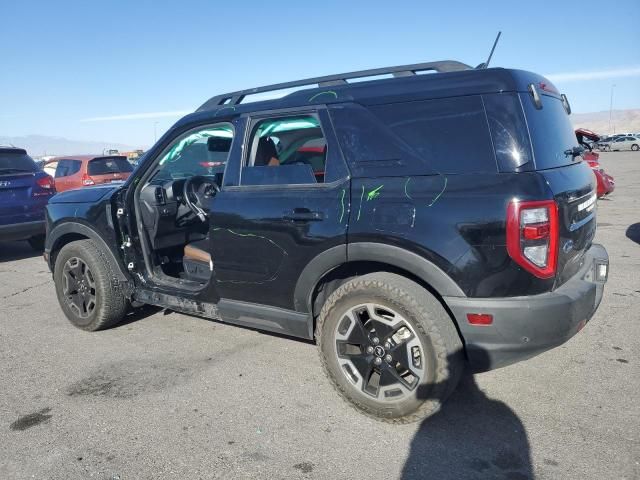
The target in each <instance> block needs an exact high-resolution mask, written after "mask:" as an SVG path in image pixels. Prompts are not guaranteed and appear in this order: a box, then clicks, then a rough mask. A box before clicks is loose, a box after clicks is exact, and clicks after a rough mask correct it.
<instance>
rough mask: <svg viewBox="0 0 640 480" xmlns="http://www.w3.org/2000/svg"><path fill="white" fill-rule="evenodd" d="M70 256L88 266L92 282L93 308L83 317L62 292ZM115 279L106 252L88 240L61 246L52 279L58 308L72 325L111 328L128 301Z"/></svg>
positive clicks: (122, 316) (125, 308)
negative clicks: (65, 269) (93, 284)
mask: <svg viewBox="0 0 640 480" xmlns="http://www.w3.org/2000/svg"><path fill="white" fill-rule="evenodd" d="M72 258H78V259H80V260H82V261H83V262H84V263H85V264H86V265H87V267H89V269H90V271H91V274H92V277H93V279H94V282H95V308H94V309H93V311H92V312H91V313H90V314H89V315H88V317H86V318H82V317H80V316H79V315H77V314H76V313H75V312H74V311H73V310H72V309H71V307H69V305H68V304H67V301H66V300H65V296H64V292H63V289H64V279H63V278H62V276H63V274H64V273H63V270H64V266H65V264H66V262H67V261H68V260H70V259H72ZM114 278H115V275H114V274H113V272H112V270H111V265H110V264H109V261H108V260H107V258H106V257H105V254H104V253H103V252H102V251H100V248H99V247H98V246H96V244H95V243H93V242H92V241H91V240H78V241H75V242H71V243H68V244H67V245H65V246H64V247H62V249H61V250H60V252H59V253H58V255H57V257H56V262H55V267H54V275H53V279H54V282H55V287H56V294H57V296H58V302H59V303H60V307H61V308H62V311H63V312H64V314H65V315H66V317H67V318H68V319H69V321H70V322H71V323H72V324H73V325H74V326H75V327H78V328H80V329H82V330H86V331H89V332H93V331H96V330H103V329H105V328H109V327H113V326H114V325H116V324H117V323H119V322H120V321H121V320H122V319H123V318H124V316H125V314H126V313H127V309H128V307H129V302H128V301H127V299H126V297H125V296H124V294H123V293H122V291H121V290H120V288H119V286H118V284H117V282H115V281H114Z"/></svg>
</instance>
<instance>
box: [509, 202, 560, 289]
mask: <svg viewBox="0 0 640 480" xmlns="http://www.w3.org/2000/svg"><path fill="white" fill-rule="evenodd" d="M558 237H559V232H558V206H557V205H556V203H555V202H554V201H553V200H544V201H535V202H520V201H517V200H514V201H512V202H511V203H510V204H509V206H508V207H507V252H508V253H509V256H510V257H511V258H512V259H513V260H514V261H515V262H516V263H517V264H518V265H520V266H521V267H522V268H524V269H525V270H527V271H528V272H530V273H532V274H534V275H535V276H536V277H538V278H551V277H553V276H554V275H555V274H556V267H557V264H558Z"/></svg>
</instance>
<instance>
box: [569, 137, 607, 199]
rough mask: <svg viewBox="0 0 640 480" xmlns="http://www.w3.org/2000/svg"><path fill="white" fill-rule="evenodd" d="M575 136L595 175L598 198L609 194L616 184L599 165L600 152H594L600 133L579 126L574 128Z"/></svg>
mask: <svg viewBox="0 0 640 480" xmlns="http://www.w3.org/2000/svg"><path fill="white" fill-rule="evenodd" d="M576 138H577V139H578V143H579V144H580V145H581V146H582V147H583V148H584V151H583V152H582V158H584V160H585V161H586V162H587V163H588V164H589V166H590V167H591V170H593V174H594V175H595V176H596V182H597V187H598V188H597V195H598V198H602V197H604V196H605V195H609V194H610V193H611V192H613V190H614V189H615V187H616V184H615V181H614V180H613V177H612V176H611V175H609V174H608V173H606V172H605V171H604V168H602V166H601V165H600V154H598V153H597V152H594V149H595V147H594V146H595V145H597V144H598V142H600V141H601V137H600V135H598V134H597V133H594V132H592V131H591V130H587V129H586V128H579V129H578V130H576Z"/></svg>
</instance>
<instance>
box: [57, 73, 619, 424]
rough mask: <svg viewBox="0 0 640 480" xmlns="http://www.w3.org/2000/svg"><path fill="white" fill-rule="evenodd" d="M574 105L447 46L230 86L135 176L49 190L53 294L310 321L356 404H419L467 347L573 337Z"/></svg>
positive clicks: (338, 381) (529, 346)
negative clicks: (408, 59)
mask: <svg viewBox="0 0 640 480" xmlns="http://www.w3.org/2000/svg"><path fill="white" fill-rule="evenodd" d="M424 72H433V73H430V74H428V75H423V74H419V73H424ZM365 77H368V78H365ZM356 79H357V80H358V81H356ZM282 89H286V92H285V93H286V95H284V96H281V98H277V99H274V98H273V96H274V92H275V93H277V91H278V90H282ZM266 95H270V96H271V97H272V98H271V99H270V100H265V99H264V98H265V96H266ZM569 113H570V107H569V103H568V101H567V99H566V97H565V96H564V95H560V94H559V93H558V92H557V90H556V89H555V87H554V86H553V84H552V83H551V82H549V80H547V79H545V78H543V77H541V76H538V75H536V74H533V73H529V72H524V71H518V70H508V69H501V68H490V69H487V68H475V69H474V68H471V67H469V66H467V65H465V64H462V63H459V62H454V61H444V62H433V63H425V64H416V65H405V66H400V67H390V68H383V69H377V70H367V71H361V72H354V73H349V74H343V75H331V76H327V77H321V78H313V79H308V80H301V81H296V82H290V83H286V84H278V85H272V86H269V87H261V88H256V89H252V90H245V91H238V92H234V93H230V94H226V95H220V96H216V97H214V98H212V99H210V100H208V101H207V102H206V103H205V104H204V105H202V106H201V107H200V108H199V109H198V110H197V111H196V112H195V113H193V114H190V115H187V116H186V117H184V118H183V119H181V120H180V121H178V122H177V123H176V124H175V125H174V126H173V127H172V128H171V129H170V130H169V131H168V132H167V133H166V134H165V135H164V136H163V137H162V138H161V139H160V140H159V141H158V142H157V144H156V145H155V146H154V147H153V148H152V149H151V150H150V151H149V152H148V153H147V154H146V155H145V158H144V160H143V162H141V164H140V165H139V167H138V168H137V170H136V171H135V172H134V173H133V174H132V175H131V177H130V178H129V179H128V181H127V182H125V183H124V184H119V185H107V186H99V187H94V188H86V189H82V190H74V191H69V192H64V193H62V194H59V195H57V196H56V197H54V198H53V199H52V200H51V202H50V204H49V206H48V209H47V221H48V229H47V232H48V235H47V240H46V246H45V259H46V260H47V262H48V264H49V267H50V268H51V270H52V272H53V277H54V280H55V286H56V292H57V295H58V299H59V301H60V305H61V307H62V310H63V311H64V313H65V314H66V316H67V317H68V318H69V320H70V321H71V322H72V323H73V324H74V325H75V326H77V327H80V328H82V329H85V330H99V329H102V328H106V327H110V326H113V325H115V324H117V323H118V322H119V321H120V320H122V318H123V316H124V315H125V313H126V311H127V309H128V308H131V307H136V306H141V305H143V304H152V305H157V306H161V307H165V308H168V309H172V310H176V311H180V312H185V313H188V314H194V315H199V316H202V317H207V318H212V319H218V320H222V321H224V322H228V323H232V324H236V325H242V326H245V327H250V328H257V329H263V330H269V331H272V332H277V333H280V334H285V335H290V336H294V337H300V338H305V339H315V340H316V342H317V345H318V349H319V353H320V358H321V361H322V364H323V366H324V369H325V372H326V374H327V376H328V377H329V378H330V380H331V382H332V383H333V385H334V386H335V388H336V389H337V391H338V393H339V394H340V395H341V396H342V397H343V398H345V399H347V400H348V401H349V402H350V403H351V404H352V405H353V406H355V407H356V408H357V409H359V410H360V411H362V412H364V413H366V414H368V415H371V416H372V417H375V418H379V419H385V420H388V421H393V422H406V421H413V420H417V419H420V418H424V417H426V416H428V415H430V414H432V413H433V412H435V411H436V410H437V409H438V408H439V406H440V405H441V403H442V402H443V401H444V400H445V398H446V397H447V396H448V395H449V393H450V392H451V391H452V390H453V389H454V387H455V385H456V383H457V381H458V378H459V376H460V373H461V370H462V369H463V367H464V365H465V363H466V364H469V365H470V367H471V368H473V369H474V370H476V371H479V370H487V369H492V368H496V367H500V366H503V365H507V364H510V363H513V362H515V361H518V360H522V359H525V358H528V357H532V356H534V355H536V354H539V353H540V352H543V351H545V350H548V349H550V348H553V347H555V346H557V345H560V344H562V343H563V342H565V341H566V340H567V339H569V338H570V337H571V336H572V335H574V334H575V333H576V332H578V331H579V330H580V329H581V328H582V327H583V326H584V325H585V323H586V322H587V321H588V320H589V319H590V318H591V317H592V315H593V314H594V312H595V310H596V308H597V307H598V304H599V303H600V300H601V298H602V294H603V288H604V283H605V282H606V279H607V273H608V272H607V270H608V256H607V252H606V250H605V249H604V248H603V247H602V246H600V245H597V244H593V243H592V240H593V237H594V234H595V230H596V218H595V217H596V184H595V179H594V176H593V173H592V172H591V170H590V168H589V166H588V165H586V164H585V163H583V162H582V161H581V158H580V153H581V149H580V147H579V146H578V145H577V143H576V137H575V134H574V132H573V128H572V126H571V123H570V121H569V117H568V115H569Z"/></svg>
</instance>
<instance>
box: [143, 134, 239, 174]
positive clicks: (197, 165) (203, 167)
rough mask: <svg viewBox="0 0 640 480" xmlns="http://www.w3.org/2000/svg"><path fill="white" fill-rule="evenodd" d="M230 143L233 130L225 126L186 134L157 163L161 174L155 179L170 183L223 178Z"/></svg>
mask: <svg viewBox="0 0 640 480" xmlns="http://www.w3.org/2000/svg"><path fill="white" fill-rule="evenodd" d="M232 139H233V127H232V126H231V125H226V124H225V125H218V126H214V127H204V128H202V129H200V130H196V131H192V132H190V133H188V134H187V135H185V136H184V137H182V138H180V139H179V140H178V141H177V142H176V143H175V144H174V145H173V146H172V147H171V148H169V150H168V151H167V153H165V154H164V156H163V157H162V158H161V159H160V170H159V171H158V172H157V173H156V175H155V178H156V179H161V180H169V179H180V178H187V177H191V176H193V175H215V174H222V172H224V168H225V165H226V163H227V157H228V156H229V150H230V149H231V141H232Z"/></svg>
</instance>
